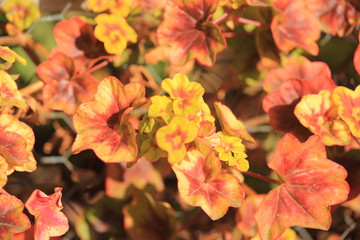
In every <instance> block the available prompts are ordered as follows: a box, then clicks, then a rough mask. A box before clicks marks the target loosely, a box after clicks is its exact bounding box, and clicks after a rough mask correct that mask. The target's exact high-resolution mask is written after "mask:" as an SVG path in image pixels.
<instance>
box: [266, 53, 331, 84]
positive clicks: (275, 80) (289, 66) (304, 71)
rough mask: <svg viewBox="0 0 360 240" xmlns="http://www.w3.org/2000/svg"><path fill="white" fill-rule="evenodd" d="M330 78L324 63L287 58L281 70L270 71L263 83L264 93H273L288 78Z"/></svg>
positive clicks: (302, 58)
mask: <svg viewBox="0 0 360 240" xmlns="http://www.w3.org/2000/svg"><path fill="white" fill-rule="evenodd" d="M322 77H325V78H331V71H330V68H329V67H328V65H327V64H326V63H324V62H311V61H309V60H308V59H307V58H305V57H303V56H298V57H292V58H289V59H288V60H287V61H286V62H285V64H284V66H283V67H282V68H276V69H274V70H272V71H270V72H269V73H268V74H267V75H266V77H265V79H264V83H263V88H264V90H265V91H274V90H276V89H279V88H280V87H281V85H282V84H283V83H284V82H285V81H286V80H288V79H289V78H299V79H303V80H308V81H316V79H317V78H322Z"/></svg>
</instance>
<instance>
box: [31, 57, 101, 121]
mask: <svg viewBox="0 0 360 240" xmlns="http://www.w3.org/2000/svg"><path fill="white" fill-rule="evenodd" d="M36 73H37V75H38V76H39V77H40V79H41V80H42V81H43V82H44V83H45V85H44V88H43V91H42V93H43V103H44V104H45V105H46V106H47V107H49V108H50V109H52V110H62V111H64V112H65V113H67V114H73V113H74V110H75V108H76V106H77V105H78V104H79V103H81V102H84V101H87V100H91V99H92V98H93V97H94V94H95V92H96V88H97V85H98V83H99V82H98V80H97V79H96V78H94V77H93V76H92V75H91V74H90V73H87V72H81V71H79V70H78V69H77V67H76V66H75V59H74V58H72V57H68V56H66V55H65V54H63V53H61V52H58V53H56V54H54V55H53V56H52V57H51V58H50V59H49V60H47V61H45V62H42V63H40V64H39V65H38V66H37V68H36Z"/></svg>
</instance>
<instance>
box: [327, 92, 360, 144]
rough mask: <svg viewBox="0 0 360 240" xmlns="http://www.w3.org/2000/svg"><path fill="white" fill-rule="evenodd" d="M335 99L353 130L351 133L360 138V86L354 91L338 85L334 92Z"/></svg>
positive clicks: (341, 115) (343, 116) (340, 112)
mask: <svg viewBox="0 0 360 240" xmlns="http://www.w3.org/2000/svg"><path fill="white" fill-rule="evenodd" d="M333 99H334V101H335V103H336V104H337V105H338V106H339V115H340V117H341V119H343V120H344V121H345V122H346V123H347V124H348V125H349V128H350V130H351V133H352V134H353V135H354V136H355V137H358V138H360V86H357V87H356V89H355V90H354V91H352V90H351V89H348V88H346V87H337V88H335V89H334V92H333Z"/></svg>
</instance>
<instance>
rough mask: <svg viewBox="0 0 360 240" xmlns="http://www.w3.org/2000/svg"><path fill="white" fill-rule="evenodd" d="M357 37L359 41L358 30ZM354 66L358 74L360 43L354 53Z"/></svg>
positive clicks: (359, 70)
mask: <svg viewBox="0 0 360 240" xmlns="http://www.w3.org/2000/svg"><path fill="white" fill-rule="evenodd" d="M358 39H359V41H360V32H359V34H358ZM354 66H355V69H356V71H357V72H358V74H360V43H359V44H358V46H357V48H356V50H355V53H354Z"/></svg>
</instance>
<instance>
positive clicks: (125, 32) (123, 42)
mask: <svg viewBox="0 0 360 240" xmlns="http://www.w3.org/2000/svg"><path fill="white" fill-rule="evenodd" d="M94 20H95V22H96V23H97V25H96V27H95V31H94V35H95V37H96V38H97V39H99V40H100V41H102V42H103V43H104V46H105V50H106V52H108V53H110V54H121V53H122V52H123V51H124V50H125V48H126V46H127V42H132V43H136V41H137V33H136V32H135V30H134V29H133V28H132V27H131V26H130V25H129V24H128V23H127V21H126V19H125V18H124V17H121V16H120V15H117V14H100V15H98V16H96V18H95V19H94Z"/></svg>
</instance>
